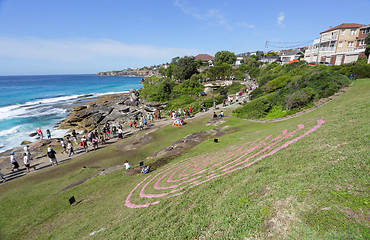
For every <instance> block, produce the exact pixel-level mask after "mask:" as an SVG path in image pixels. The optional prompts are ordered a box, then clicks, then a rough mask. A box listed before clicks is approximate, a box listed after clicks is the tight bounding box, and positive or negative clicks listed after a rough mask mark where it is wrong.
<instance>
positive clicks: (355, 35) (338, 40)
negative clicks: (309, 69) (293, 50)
mask: <svg viewBox="0 0 370 240" xmlns="http://www.w3.org/2000/svg"><path fill="white" fill-rule="evenodd" d="M367 26H369V25H367ZM364 27H366V26H365V25H363V24H357V23H343V24H340V25H338V26H335V27H330V28H329V29H328V30H326V31H323V32H321V33H320V38H318V39H315V40H314V42H313V44H312V46H310V47H308V49H307V50H306V52H305V56H304V59H305V60H306V61H307V62H329V63H330V64H333V65H334V64H335V65H340V64H343V63H350V62H355V61H357V59H358V58H359V56H360V57H362V56H363V52H364V51H365V45H364V44H363V45H361V44H360V43H364V41H363V42H361V40H362V38H361V39H360V38H359V37H360V36H362V35H363V32H366V31H367V30H365V31H362V30H363V29H362V28H364ZM365 29H367V28H365ZM365 38H366V36H365ZM365 38H363V39H365Z"/></svg>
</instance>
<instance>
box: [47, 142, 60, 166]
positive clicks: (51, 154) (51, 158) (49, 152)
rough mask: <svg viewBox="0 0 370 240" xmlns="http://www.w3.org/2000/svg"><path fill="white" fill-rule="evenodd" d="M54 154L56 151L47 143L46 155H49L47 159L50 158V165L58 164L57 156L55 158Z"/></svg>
mask: <svg viewBox="0 0 370 240" xmlns="http://www.w3.org/2000/svg"><path fill="white" fill-rule="evenodd" d="M55 154H56V152H55V151H54V149H52V148H51V146H50V145H49V147H48V157H49V160H50V163H51V165H52V166H55V165H58V161H57V158H56V156H55Z"/></svg>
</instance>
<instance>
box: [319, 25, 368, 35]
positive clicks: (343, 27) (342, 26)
mask: <svg viewBox="0 0 370 240" xmlns="http://www.w3.org/2000/svg"><path fill="white" fill-rule="evenodd" d="M363 26H365V25H364V24H357V23H342V24H341V25H338V26H335V27H330V28H329V29H328V30H326V31H323V32H321V33H324V32H330V31H332V30H336V29H348V28H360V27H363Z"/></svg>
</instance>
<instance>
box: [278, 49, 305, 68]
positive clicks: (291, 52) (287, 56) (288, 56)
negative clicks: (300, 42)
mask: <svg viewBox="0 0 370 240" xmlns="http://www.w3.org/2000/svg"><path fill="white" fill-rule="evenodd" d="M279 56H280V60H281V63H282V64H286V63H289V62H292V61H293V60H297V59H299V58H300V57H302V56H303V52H302V51H301V50H300V49H299V48H297V49H287V50H281V51H280V52H279Z"/></svg>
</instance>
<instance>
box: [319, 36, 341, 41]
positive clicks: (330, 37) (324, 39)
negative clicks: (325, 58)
mask: <svg viewBox="0 0 370 240" xmlns="http://www.w3.org/2000/svg"><path fill="white" fill-rule="evenodd" d="M335 40H338V35H334V36H327V37H321V42H327V41H335Z"/></svg>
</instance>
